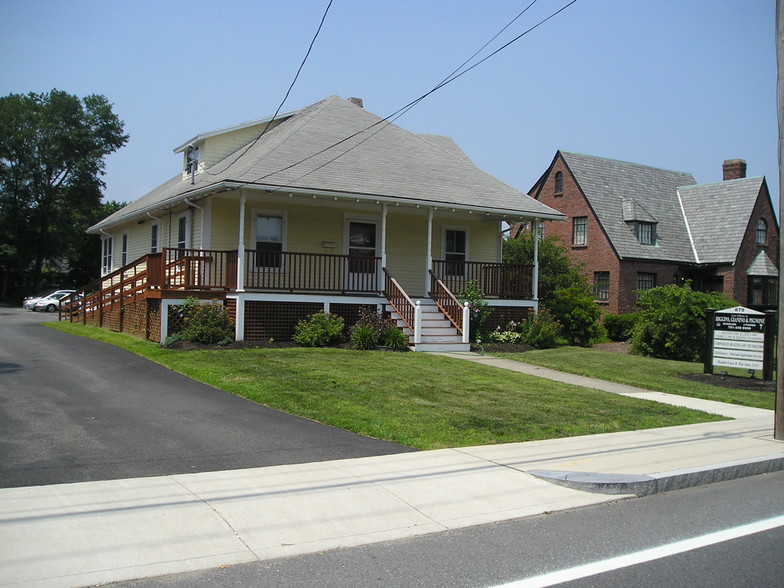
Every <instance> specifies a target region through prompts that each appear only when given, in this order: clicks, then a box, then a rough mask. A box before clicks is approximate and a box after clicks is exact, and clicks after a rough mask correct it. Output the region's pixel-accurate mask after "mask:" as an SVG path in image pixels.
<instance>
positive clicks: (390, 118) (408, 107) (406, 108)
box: [250, 0, 577, 190]
mask: <svg viewBox="0 0 784 588" xmlns="http://www.w3.org/2000/svg"><path fill="white" fill-rule="evenodd" d="M536 1H537V0H533V2H531V3H530V4H529V5H528V6H527V7H526V8H525V9H524V10H523V11H522V12H521V13H520V14H518V15H517V16H516V17H515V18H514V19H513V20H512V21H510V22H509V23H508V24H507V25H506V26H505V27H504V28H503V29H501V30H500V31H499V32H498V33H497V34H496V35H495V36H494V37H493V38H492V39H490V41H488V42H487V43H486V44H485V45H484V46H483V47H482V48H481V49H479V50H478V51H477V52H476V53H474V55H472V56H471V57H470V58H469V59H468V60H466V61H465V62H464V63H463V64H462V65H461V66H460V67H458V68H457V69H456V70H454V71H453V72H452V73H451V74H449V75H448V76H447V77H446V78H444V79H443V80H442V81H441V82H439V83H438V84H436V86H434V87H433V88H432V89H431V90H429V91H428V92H426V93H424V94H422V95H421V96H419V97H418V98H416V99H415V100H412V101H411V102H409V103H408V104H406V105H405V106H403V107H401V108H399V109H398V110H396V111H395V112H393V113H392V114H390V115H388V116H386V117H384V118H382V119H380V120H378V121H376V122H375V123H373V124H372V125H370V126H368V127H366V128H364V129H361V130H359V131H357V132H356V133H353V134H351V135H349V136H348V137H345V138H344V139H341V140H340V141H337V142H336V143H333V144H332V145H329V146H328V147H325V148H323V149H321V150H320V151H317V152H316V153H313V154H312V155H309V156H307V157H305V158H303V159H301V160H300V161H298V162H295V163H292V164H291V165H288V166H286V167H284V168H282V169H279V170H276V171H274V172H270V173H268V174H265V175H263V176H261V177H259V178H257V179H256V180H254V181H253V182H250V183H256V182H259V181H260V180H263V179H265V178H268V177H270V176H272V175H275V174H278V173H281V172H284V171H287V170H289V169H291V168H293V167H296V166H297V165H300V164H301V163H304V162H306V161H308V160H309V159H312V158H314V157H317V156H318V155H321V154H322V153H325V152H326V151H329V150H330V149H333V148H334V147H337V146H339V145H342V144H343V143H345V142H346V141H349V140H351V139H353V138H354V137H356V136H357V135H360V134H362V133H364V132H366V131H369V130H370V129H372V128H374V127H376V126H379V125H382V124H384V123H386V124H384V127H382V128H380V129H377V130H376V131H375V132H373V133H371V134H370V135H368V136H367V137H365V138H364V139H362V140H361V141H359V142H358V143H357V144H356V145H353V146H352V147H350V148H348V149H346V150H345V151H343V152H341V153H339V154H337V155H336V156H335V157H333V158H332V159H330V160H328V161H326V162H325V163H323V164H321V165H319V166H318V167H316V168H315V169H312V170H310V171H308V172H307V173H305V174H303V175H301V176H299V177H298V178H296V179H295V180H292V181H291V182H289V184H287V185H291V183H293V182H295V181H298V180H300V179H302V178H304V177H305V176H307V175H309V174H312V173H314V172H316V171H318V170H320V169H322V168H323V167H325V166H327V165H329V164H330V163H332V162H334V161H336V160H337V159H339V158H341V157H343V156H344V155H346V154H347V153H349V152H350V151H352V150H353V149H355V148H356V147H359V145H361V144H362V143H364V142H365V141H367V140H368V139H370V138H371V137H373V136H374V135H375V134H376V133H378V132H380V131H381V130H383V128H385V127H386V126H387V125H389V124H392V122H393V121H395V120H397V119H398V118H400V117H401V116H403V115H404V114H406V113H407V112H408V111H409V110H411V109H412V108H414V106H416V105H417V104H419V103H420V102H422V101H423V100H424V99H425V98H427V97H428V96H430V95H431V94H433V93H434V92H437V91H438V90H440V89H441V88H443V87H444V86H446V85H448V84H451V83H452V82H454V81H455V80H456V79H458V78H460V77H462V76H463V75H465V74H467V73H468V72H469V71H471V70H473V69H474V68H476V67H478V66H479V65H481V64H482V63H484V62H485V61H487V60H488V59H490V58H491V57H493V56H495V55H497V54H498V53H500V52H501V51H503V50H504V49H506V48H507V47H509V46H510V45H512V44H513V43H516V42H517V41H519V40H520V39H522V38H523V37H525V36H526V35H527V34H529V33H530V32H532V31H534V30H535V29H537V28H538V27H540V26H541V25H543V24H544V23H546V22H547V21H549V20H550V19H552V18H554V17H555V16H557V15H558V14H560V13H561V12H563V11H564V10H566V9H567V8H569V7H570V6H571V5H572V4H574V3H576V2H577V0H571V2H569V3H568V4H566V5H564V6H563V7H561V8H560V9H558V10H557V11H555V12H554V13H552V14H551V15H550V16H548V17H546V18H544V19H542V20H540V21H539V22H538V23H536V24H535V25H533V26H532V27H530V28H529V29H527V30H525V31H523V32H522V33H520V34H519V35H517V36H516V37H515V38H513V39H512V40H511V41H509V42H507V43H505V44H504V45H502V46H501V47H499V48H498V49H496V50H495V51H493V52H492V53H490V55H488V56H486V57H484V58H483V59H481V60H480V61H478V62H476V63H475V64H474V65H472V66H471V67H469V68H467V69H465V70H463V71H460V70H461V69H462V68H463V67H464V66H465V65H466V64H467V63H468V62H470V61H471V60H472V59H473V58H474V57H476V55H478V54H479V53H481V51H482V50H484V49H485V47H487V46H488V45H489V44H490V43H492V42H493V41H494V40H495V39H496V38H497V37H498V36H499V35H500V34H501V33H503V31H505V30H506V29H507V28H509V26H511V25H512V23H514V22H515V21H516V20H517V19H518V18H520V17H521V16H522V15H523V14H524V13H525V12H526V11H527V10H528V9H529V8H530V7H531V6H533V4H535V3H536ZM458 72H459V73H458ZM283 187H285V186H281V187H279V188H276V190H280V189H283Z"/></svg>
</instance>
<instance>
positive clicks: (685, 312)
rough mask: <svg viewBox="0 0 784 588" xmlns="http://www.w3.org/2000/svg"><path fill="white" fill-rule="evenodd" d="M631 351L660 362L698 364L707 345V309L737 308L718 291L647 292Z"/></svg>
mask: <svg viewBox="0 0 784 588" xmlns="http://www.w3.org/2000/svg"><path fill="white" fill-rule="evenodd" d="M637 306H638V308H639V311H638V313H637V314H638V317H637V323H636V324H635V326H634V329H633V331H632V352H634V353H638V354H641V355H647V356H650V357H657V358H660V359H674V360H678V361H693V362H699V361H702V360H703V356H704V351H705V345H706V328H705V310H706V309H708V308H716V309H719V310H721V309H724V308H730V307H733V306H737V303H736V302H735V301H734V300H731V299H729V298H727V297H726V296H724V295H723V294H721V293H719V292H711V293H706V292H695V291H693V290H692V289H691V287H690V284H688V283H687V284H686V286H676V285H674V284H671V285H669V286H660V287H658V288H651V289H650V290H645V291H643V292H642V293H641V294H640V300H639V302H638V304H637Z"/></svg>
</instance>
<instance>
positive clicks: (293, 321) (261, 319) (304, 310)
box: [235, 300, 376, 341]
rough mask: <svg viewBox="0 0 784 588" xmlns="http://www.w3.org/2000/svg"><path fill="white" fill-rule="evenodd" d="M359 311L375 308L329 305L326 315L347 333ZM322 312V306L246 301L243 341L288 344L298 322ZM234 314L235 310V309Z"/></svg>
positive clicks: (301, 303)
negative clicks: (342, 324)
mask: <svg viewBox="0 0 784 588" xmlns="http://www.w3.org/2000/svg"><path fill="white" fill-rule="evenodd" d="M362 308H371V309H373V310H375V309H376V305H375V304H343V303H334V302H333V303H332V304H330V305H329V312H331V313H332V314H336V315H338V316H341V317H343V320H344V321H345V323H346V330H348V328H349V327H351V326H352V325H353V324H354V323H356V322H357V320H358V319H359V312H360V310H361V309H362ZM322 310H324V304H323V303H321V302H270V301H259V300H248V301H246V302H245V331H244V337H245V340H246V341H267V340H269V339H275V340H276V341H291V340H292V338H293V337H294V328H295V327H296V326H297V323H298V322H299V321H301V320H306V319H307V318H308V317H309V316H310V315H312V314H316V313H318V312H320V311H322ZM235 313H236V308H235Z"/></svg>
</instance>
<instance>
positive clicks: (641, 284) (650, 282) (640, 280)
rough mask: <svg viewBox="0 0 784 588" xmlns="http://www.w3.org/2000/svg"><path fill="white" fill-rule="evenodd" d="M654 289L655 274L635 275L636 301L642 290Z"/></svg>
mask: <svg viewBox="0 0 784 588" xmlns="http://www.w3.org/2000/svg"><path fill="white" fill-rule="evenodd" d="M655 287H656V274H648V273H639V274H637V300H639V299H640V294H641V293H642V292H643V291H644V290H650V289H651V288H655Z"/></svg>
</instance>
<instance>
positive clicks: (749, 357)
mask: <svg viewBox="0 0 784 588" xmlns="http://www.w3.org/2000/svg"><path fill="white" fill-rule="evenodd" d="M713 328H714V331H713V365H714V366H722V367H735V368H743V369H750V370H760V371H761V370H762V362H763V359H764V355H765V353H764V349H765V346H764V344H765V313H764V312H758V311H756V310H752V309H750V308H746V307H744V306H736V307H735V308H725V309H724V310H719V311H716V314H715V315H714V323H713Z"/></svg>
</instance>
